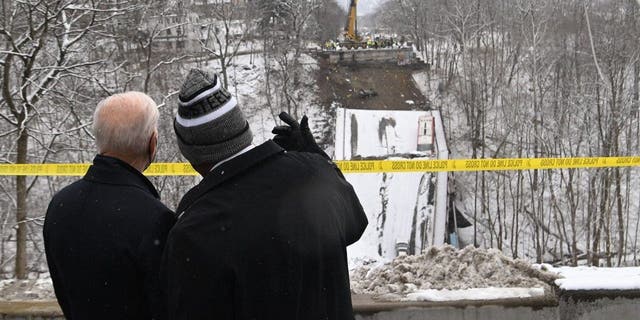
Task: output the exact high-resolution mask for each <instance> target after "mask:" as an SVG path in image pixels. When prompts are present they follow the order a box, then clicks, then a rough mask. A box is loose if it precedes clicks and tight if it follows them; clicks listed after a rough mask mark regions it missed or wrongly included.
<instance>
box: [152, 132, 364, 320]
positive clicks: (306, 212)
mask: <svg viewBox="0 0 640 320" xmlns="http://www.w3.org/2000/svg"><path fill="white" fill-rule="evenodd" d="M177 212H178V213H179V214H181V216H179V218H178V222H177V223H176V225H175V226H174V228H173V229H172V230H171V232H170V234H169V238H168V240H167V247H166V250H165V257H164V262H163V265H165V267H166V270H165V272H163V274H164V277H166V281H167V285H168V287H167V288H168V290H167V291H168V295H169V319H191V320H193V319H218V320H224V319H273V320H275V319H277V320H287V319H301V320H302V319H304V320H311V319H353V311H352V306H351V294H350V288H349V273H348V268H347V252H346V247H347V246H348V245H350V244H352V243H353V242H355V241H357V240H358V239H359V238H360V236H361V234H362V232H363V231H364V229H365V227H366V225H367V218H366V216H365V213H364V211H363V209H362V206H361V205H360V202H359V201H358V198H357V196H356V194H355V192H354V190H353V188H352V187H351V185H350V184H349V183H348V182H347V181H346V180H345V179H344V177H343V176H342V174H341V173H340V172H339V170H338V169H337V167H336V166H335V165H334V164H333V163H332V162H331V161H328V160H326V159H324V158H323V157H321V156H319V155H316V154H311V153H298V152H285V151H284V150H283V149H282V148H280V147H279V146H278V145H277V144H275V143H274V142H273V141H268V142H266V143H264V144H262V145H260V146H257V147H255V148H254V149H252V150H250V151H248V152H246V153H244V154H242V155H240V156H238V157H236V158H234V159H232V160H231V161H229V162H226V163H223V164H222V165H220V166H219V167H217V168H215V169H214V170H212V171H211V172H210V173H209V174H208V175H207V176H206V177H205V178H204V179H203V181H202V182H201V183H200V184H199V185H198V186H196V187H195V188H193V189H192V190H191V191H189V192H188V193H187V194H186V195H185V196H184V198H183V199H182V201H181V204H180V206H179V209H178V211H177Z"/></svg>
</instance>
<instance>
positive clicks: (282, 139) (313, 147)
mask: <svg viewBox="0 0 640 320" xmlns="http://www.w3.org/2000/svg"><path fill="white" fill-rule="evenodd" d="M278 117H279V118H280V120H282V121H283V122H284V123H286V124H287V125H286V126H277V127H275V128H273V130H271V133H273V134H275V135H276V136H275V137H273V141H274V142H275V143H277V144H278V145H279V146H281V147H282V148H283V149H285V150H287V151H301V152H311V153H317V154H319V155H321V156H323V157H325V158H327V159H329V160H331V158H330V157H329V156H328V155H327V154H326V153H325V152H324V151H322V149H320V147H319V146H318V144H317V143H316V140H315V139H314V138H313V135H312V134H311V130H310V129H309V118H307V116H303V117H302V119H301V120H300V124H298V122H296V120H295V119H293V118H292V117H291V116H290V115H289V114H288V113H286V112H281V113H280V115H278Z"/></svg>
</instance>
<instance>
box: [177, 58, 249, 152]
mask: <svg viewBox="0 0 640 320" xmlns="http://www.w3.org/2000/svg"><path fill="white" fill-rule="evenodd" d="M178 98H179V100H180V101H179V103H178V114H177V115H176V119H175V121H174V123H173V128H174V130H175V132H176V137H177V140H178V147H179V148H180V152H182V155H183V156H184V157H185V158H186V159H187V160H189V162H191V164H192V165H199V164H216V163H218V162H220V161H222V160H224V159H226V158H229V157H231V156H233V155H234V154H236V153H238V152H240V151H241V150H243V149H245V148H246V147H248V146H249V145H250V144H251V141H252V140H253V135H252V134H251V130H250V129H249V123H248V122H247V120H246V119H245V117H244V115H243V114H242V111H241V110H240V108H239V107H238V105H237V101H236V99H235V98H234V97H232V96H231V94H229V92H227V90H226V89H225V88H223V87H222V85H221V83H220V81H219V79H218V76H217V75H216V74H209V73H206V72H205V71H202V70H199V69H191V71H190V72H189V75H188V76H187V79H186V81H185V82H184V84H183V85H182V89H181V90H180V94H179V96H178Z"/></svg>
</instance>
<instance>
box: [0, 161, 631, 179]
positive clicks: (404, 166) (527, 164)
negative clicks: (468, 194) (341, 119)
mask: <svg viewBox="0 0 640 320" xmlns="http://www.w3.org/2000/svg"><path fill="white" fill-rule="evenodd" d="M336 164H337V165H338V167H339V168H340V170H342V172H344V173H382V172H442V171H509V170H534V169H541V170H545V169H569V168H608V167H634V166H640V157H595V158H521V159H452V160H363V161H336ZM89 165H90V164H88V163H83V164H0V176H82V175H84V174H85V173H86V172H87V169H88V168H89ZM144 174H145V175H147V176H195V175H197V172H196V171H195V170H193V168H192V167H191V165H190V164H188V163H154V164H152V165H151V166H150V167H149V168H148V169H147V170H146V171H145V172H144Z"/></svg>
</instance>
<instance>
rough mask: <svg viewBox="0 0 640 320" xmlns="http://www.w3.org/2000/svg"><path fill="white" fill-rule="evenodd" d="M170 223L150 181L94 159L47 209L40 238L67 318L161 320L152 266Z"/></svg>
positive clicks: (114, 161) (162, 308) (156, 267)
mask: <svg viewBox="0 0 640 320" xmlns="http://www.w3.org/2000/svg"><path fill="white" fill-rule="evenodd" d="M174 222H175V217H174V215H173V213H172V212H171V211H170V210H169V209H167V207H165V206H164V205H163V204H162V203H161V202H160V200H159V198H158V193H157V191H156V189H155V188H154V187H153V185H152V184H151V182H149V180H147V178H145V177H144V176H143V175H142V174H141V173H140V172H138V171H137V170H135V169H134V168H133V167H131V166H129V165H128V164H127V163H125V162H123V161H120V160H118V159H115V158H110V157H105V156H100V155H99V156H96V158H95V159H94V161H93V165H92V166H91V167H90V168H89V171H88V172H87V174H86V175H85V176H84V178H82V179H81V180H79V181H76V182H74V183H73V184H71V185H69V186H67V187H66V188H64V189H62V190H61V191H60V192H58V193H57V194H56V195H55V196H54V197H53V199H52V200H51V203H50V204H49V209H48V210H47V215H46V218H45V223H44V243H45V250H46V255H47V262H48V264H49V270H50V272H51V278H52V280H53V286H54V289H55V292H56V297H57V298H58V302H59V304H60V306H61V307H62V311H63V312H64V315H65V317H66V318H67V319H69V320H76V319H109V320H113V319H132V320H133V319H159V318H160V319H163V318H164V315H165V314H166V309H165V307H166V305H164V304H163V302H164V300H165V299H164V298H163V296H162V295H161V291H160V288H159V282H158V281H159V279H158V277H159V267H160V260H161V257H162V250H163V248H164V244H165V241H166V236H167V234H168V232H169V229H170V228H171V226H173V224H174Z"/></svg>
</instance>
